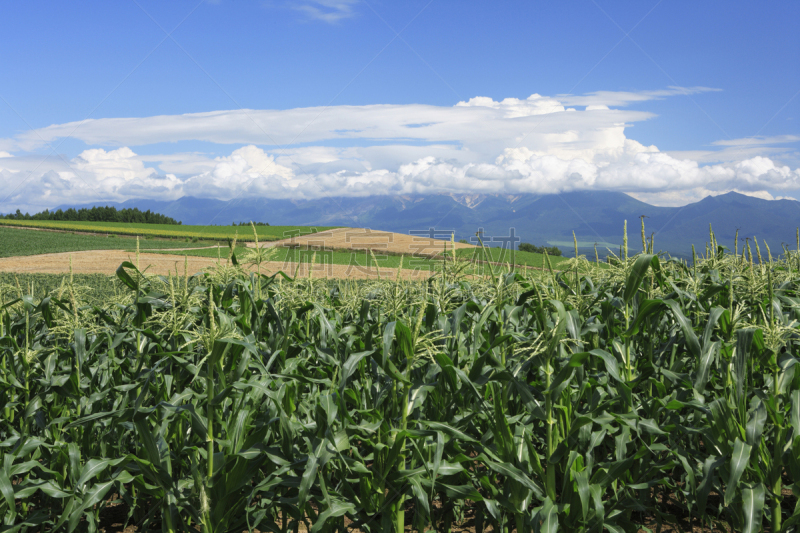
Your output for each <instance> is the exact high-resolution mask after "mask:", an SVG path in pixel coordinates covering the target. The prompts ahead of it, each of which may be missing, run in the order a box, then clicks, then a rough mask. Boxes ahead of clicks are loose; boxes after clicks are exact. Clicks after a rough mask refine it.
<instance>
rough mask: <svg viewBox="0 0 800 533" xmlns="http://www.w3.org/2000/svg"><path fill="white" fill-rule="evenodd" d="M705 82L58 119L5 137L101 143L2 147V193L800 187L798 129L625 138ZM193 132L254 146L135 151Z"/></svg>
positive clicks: (28, 199) (19, 199) (104, 196)
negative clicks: (447, 103) (657, 107)
mask: <svg viewBox="0 0 800 533" xmlns="http://www.w3.org/2000/svg"><path fill="white" fill-rule="evenodd" d="M706 90H709V89H705V88H689V89H685V88H669V89H666V90H663V91H647V92H641V93H631V92H626V93H611V92H597V93H592V94H590V95H584V96H571V95H562V96H558V97H555V98H552V97H547V96H541V95H538V94H534V95H532V96H530V97H529V98H526V99H517V98H506V99H503V100H499V101H495V100H493V99H491V98H488V97H476V98H472V99H469V100H468V101H465V102H459V103H457V104H456V105H454V106H452V107H442V106H428V105H419V104H413V105H369V106H334V107H330V108H299V109H288V110H281V111H274V110H239V111H217V112H209V113H195V114H187V115H175V116H155V117H144V118H110V119H97V120H87V121H83V122H81V123H69V124H56V125H52V126H48V127H46V128H41V129H39V130H37V131H36V132H33V133H32V134H31V133H23V134H21V135H20V136H18V137H16V138H14V139H0V143H2V145H3V146H8V145H13V148H12V149H13V150H15V151H19V150H22V151H24V150H30V149H32V148H35V147H36V146H38V145H39V144H40V143H41V141H40V137H41V138H43V139H44V140H45V141H48V142H50V141H52V140H55V139H58V138H61V137H64V136H66V135H68V134H70V133H72V132H73V131H74V137H76V138H78V139H81V140H83V141H84V142H86V143H87V144H89V145H90V146H92V148H89V149H87V150H85V151H84V152H82V153H81V154H80V155H79V156H78V157H76V158H74V159H72V160H71V161H69V162H68V163H65V162H64V160H63V159H61V158H59V157H55V156H49V157H46V158H45V159H44V160H42V159H41V158H37V157H35V156H34V155H31V154H28V155H19V154H18V155H17V156H15V157H10V156H11V154H10V153H7V152H2V153H0V155H3V154H7V155H8V156H9V157H4V158H2V159H0V190H4V191H8V193H7V194H11V198H10V199H8V200H6V201H4V202H3V199H2V197H0V202H2V203H0V210H5V211H7V210H8V208H7V206H17V205H37V206H42V207H53V206H54V205H58V204H60V203H70V202H72V203H80V202H86V201H92V200H124V199H127V198H141V197H144V198H157V199H174V198H178V197H180V196H183V195H192V196H200V197H213V198H220V199H230V198H235V197H239V196H242V195H249V196H264V197H273V198H315V197H324V196H367V195H377V194H400V193H402V194H412V193H419V194H425V193H476V192H483V193H525V192H531V193H553V192H560V191H570V190H578V189H610V190H618V191H623V192H629V193H633V194H634V195H635V196H636V197H638V198H640V199H647V201H650V202H654V203H657V204H660V205H680V204H685V203H687V202H689V201H692V200H696V199H697V200H699V199H701V198H702V197H704V196H707V195H709V194H719V193H723V192H728V191H731V190H737V191H740V192H744V193H746V194H750V195H754V196H759V197H763V198H768V197H771V195H770V193H768V192H766V191H768V190H769V191H781V190H793V189H800V170H798V169H797V168H794V169H793V168H792V167H790V166H788V165H782V164H779V163H777V162H776V160H775V159H774V158H773V157H772V155H774V154H778V153H781V152H780V150H781V149H782V148H780V145H781V144H783V145H788V144H790V143H793V142H795V141H796V140H798V138H797V137H796V136H781V137H773V138H750V139H738V140H735V141H723V142H717V143H714V145H715V146H719V147H720V148H719V149H718V150H716V151H715V150H706V151H695V152H672V153H664V152H661V151H659V149H658V148H657V147H656V146H645V145H642V144H641V143H639V142H637V141H635V140H633V139H630V138H628V137H627V136H626V128H627V126H628V125H629V124H631V123H634V122H637V121H642V120H647V119H650V118H652V117H653V115H652V114H650V113H648V112H645V111H632V110H627V109H618V108H615V107H619V106H624V105H626V104H628V103H633V102H642V101H646V100H652V99H656V98H665V97H668V96H674V95H681V94H691V93H698V92H703V91H706ZM568 106H578V107H579V108H582V109H577V110H576V109H575V108H573V107H568ZM76 128H77V129H76ZM192 140H200V141H209V142H213V143H217V144H218V145H225V144H228V145H236V144H240V145H243V146H241V147H238V148H234V147H230V148H229V149H228V150H230V151H229V152H228V153H229V154H230V155H227V156H221V157H215V158H212V157H209V156H207V155H205V154H203V153H199V152H176V153H171V154H164V155H137V154H136V153H135V152H134V148H135V147H136V146H140V145H146V144H154V143H163V142H176V141H192ZM276 143H277V144H286V145H289V147H288V148H285V149H281V148H279V147H276V146H275V144H276ZM300 143H302V144H300ZM98 145H99V146H106V147H107V146H109V145H112V146H116V148H113V149H109V148H98V147H97V146H98ZM773 145H778V147H776V146H773ZM787 149H788V148H787ZM712 154H716V155H712ZM704 163H711V164H704ZM23 180H27V181H24V184H23ZM20 184H23V185H22V186H20ZM12 191H13V192H12Z"/></svg>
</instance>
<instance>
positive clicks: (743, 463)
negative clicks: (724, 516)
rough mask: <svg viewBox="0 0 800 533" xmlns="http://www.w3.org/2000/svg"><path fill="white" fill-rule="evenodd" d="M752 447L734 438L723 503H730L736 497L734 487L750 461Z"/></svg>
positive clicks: (737, 484)
mask: <svg viewBox="0 0 800 533" xmlns="http://www.w3.org/2000/svg"><path fill="white" fill-rule="evenodd" d="M752 449H753V447H752V446H750V445H749V444H747V443H745V442H742V441H741V440H740V439H738V438H737V439H736V442H734V444H733V455H732V456H731V462H730V476H729V477H728V484H727V485H726V487H725V505H730V504H731V502H732V501H733V500H734V498H735V497H736V489H737V487H738V486H739V479H740V478H741V477H742V473H744V471H745V469H746V468H747V464H748V463H749V462H750V452H751V451H752Z"/></svg>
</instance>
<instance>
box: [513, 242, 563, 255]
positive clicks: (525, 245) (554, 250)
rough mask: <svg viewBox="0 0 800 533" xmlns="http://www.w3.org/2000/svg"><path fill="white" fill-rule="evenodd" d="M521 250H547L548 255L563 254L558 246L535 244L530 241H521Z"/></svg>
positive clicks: (539, 252)
mask: <svg viewBox="0 0 800 533" xmlns="http://www.w3.org/2000/svg"><path fill="white" fill-rule="evenodd" d="M519 250H520V251H521V252H533V253H536V254H543V253H545V252H547V254H548V255H554V256H560V255H561V250H559V248H558V246H536V245H535V244H531V243H529V242H521V243H519Z"/></svg>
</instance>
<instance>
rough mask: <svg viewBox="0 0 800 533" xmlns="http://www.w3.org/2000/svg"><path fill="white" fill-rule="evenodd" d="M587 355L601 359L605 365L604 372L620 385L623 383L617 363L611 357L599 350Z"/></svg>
mask: <svg viewBox="0 0 800 533" xmlns="http://www.w3.org/2000/svg"><path fill="white" fill-rule="evenodd" d="M589 353H591V354H592V355H596V356H597V357H599V358H601V359H602V360H603V362H604V363H605V365H606V371H607V372H608V374H609V375H610V376H611V377H612V378H614V379H615V380H617V381H619V382H620V383H624V381H623V379H622V378H621V377H620V376H619V364H618V363H617V359H616V358H615V357H614V356H613V355H611V354H610V353H608V352H607V351H605V350H601V349H599V348H598V349H596V350H592V351H591V352H589Z"/></svg>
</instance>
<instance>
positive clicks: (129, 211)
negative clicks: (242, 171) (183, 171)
mask: <svg viewBox="0 0 800 533" xmlns="http://www.w3.org/2000/svg"><path fill="white" fill-rule="evenodd" d="M0 218H5V219H9V220H64V221H69V222H128V223H136V224H176V225H179V224H180V223H181V222H180V221H178V220H175V219H174V218H172V217H168V216H166V215H162V214H161V213H155V212H153V211H150V210H149V209H148V210H147V211H141V210H140V209H139V208H137V207H133V208H124V209H117V208H116V207H113V206H105V207H97V206H96V207H91V208H87V207H82V208H80V209H75V208H73V207H70V208H69V209H67V210H61V209H58V210H56V211H50V210H48V209H45V210H44V211H42V212H40V213H36V214H34V215H31V214H28V213H25V214H23V213H22V212H21V211H20V210H19V209H17V211H16V213H9V214H7V215H0Z"/></svg>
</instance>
